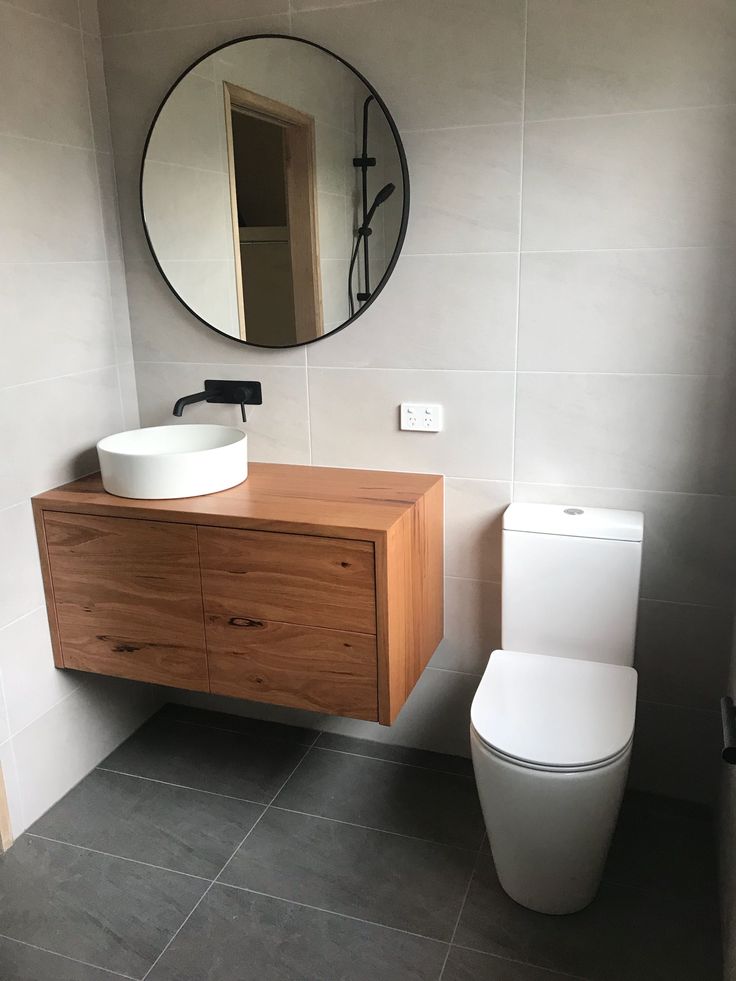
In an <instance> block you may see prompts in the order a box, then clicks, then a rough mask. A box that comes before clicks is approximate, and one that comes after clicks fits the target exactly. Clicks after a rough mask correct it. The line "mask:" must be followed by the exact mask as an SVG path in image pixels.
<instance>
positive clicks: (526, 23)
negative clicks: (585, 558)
mask: <svg viewBox="0 0 736 981" xmlns="http://www.w3.org/2000/svg"><path fill="white" fill-rule="evenodd" d="M528 38H529V0H524V38H523V44H524V50H523V54H522V66H521V136H520V140H519V211H518V221H519V231H518V235H517V239H516V250H517V253H516V323H515V324H514V328H515V329H514V393H513V401H512V405H511V473H510V480H509V483H510V485H511V486H510V494H511V500H512V501H513V499H514V485H515V482H516V422H517V407H518V402H519V346H520V345H519V337H520V329H521V256H522V245H523V232H522V227H523V219H524V136H525V132H526V125H525V124H526V71H527V65H526V63H527V43H528ZM443 971H444V968H443Z"/></svg>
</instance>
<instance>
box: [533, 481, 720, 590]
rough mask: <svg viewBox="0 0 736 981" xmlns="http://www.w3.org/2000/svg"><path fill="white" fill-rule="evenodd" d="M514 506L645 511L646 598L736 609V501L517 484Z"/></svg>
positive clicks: (715, 497) (680, 495) (651, 492)
mask: <svg viewBox="0 0 736 981" xmlns="http://www.w3.org/2000/svg"><path fill="white" fill-rule="evenodd" d="M514 500H515V501H528V502H532V503H538V504H565V505H571V504H574V505H577V506H579V507H599V508H621V509H623V510H629V511H642V512H643V513H644V549H643V553H644V554H643V564H642V578H641V595H642V596H643V597H644V598H645V599H652V600H666V601H669V602H672V603H697V604H700V605H703V606H713V607H720V608H721V609H731V606H732V604H733V595H734V587H735V586H736V550H734V548H733V542H734V541H735V540H736V498H734V497H726V496H705V495H700V494H677V493H668V492H662V491H640V490H623V489H620V488H618V489H615V488H614V489H607V488H602V487H575V486H548V485H544V484H524V483H520V482H518V481H517V482H516V483H515V484H514Z"/></svg>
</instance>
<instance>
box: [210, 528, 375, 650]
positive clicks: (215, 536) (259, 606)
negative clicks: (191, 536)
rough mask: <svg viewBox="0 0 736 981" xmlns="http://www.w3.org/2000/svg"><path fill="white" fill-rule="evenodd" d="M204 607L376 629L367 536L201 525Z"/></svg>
mask: <svg viewBox="0 0 736 981" xmlns="http://www.w3.org/2000/svg"><path fill="white" fill-rule="evenodd" d="M199 552H200V561H201V565H202V589H203V595H204V606H205V611H206V612H207V613H217V614H222V615H224V616H243V617H251V618H254V619H260V620H279V621H283V622H286V623H299V624H304V625H306V626H310V627H331V628H334V629H337V630H352V631H357V632H360V633H367V634H374V633H375V632H376V593H375V573H374V560H373V543H372V542H361V541H352V540H344V539H339V538H319V537H316V536H311V535H283V534H280V533H278V532H269V531H236V530H234V529H230V528H203V527H200V528H199Z"/></svg>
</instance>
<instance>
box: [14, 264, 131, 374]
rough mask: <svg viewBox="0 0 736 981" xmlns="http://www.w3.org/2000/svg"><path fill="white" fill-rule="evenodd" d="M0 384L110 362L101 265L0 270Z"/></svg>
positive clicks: (105, 277)
mask: <svg viewBox="0 0 736 981" xmlns="http://www.w3.org/2000/svg"><path fill="white" fill-rule="evenodd" d="M0 307H1V308H2V310H3V320H2V325H1V326H0V334H2V339H3V340H2V343H3V355H4V357H5V358H7V359H8V362H9V363H12V365H13V373H12V378H6V379H5V381H6V383H7V382H9V381H11V382H13V383H14V384H21V383H22V382H29V381H38V380H40V379H42V378H51V377H54V376H58V375H66V374H74V373H76V372H80V371H90V370H91V369H94V368H105V367H108V366H109V365H112V364H114V363H115V359H116V354H115V341H114V336H113V325H112V311H111V308H110V285H109V281H108V273H107V266H106V264H105V263H104V262H52V263H40V262H24V263H5V264H2V265H0Z"/></svg>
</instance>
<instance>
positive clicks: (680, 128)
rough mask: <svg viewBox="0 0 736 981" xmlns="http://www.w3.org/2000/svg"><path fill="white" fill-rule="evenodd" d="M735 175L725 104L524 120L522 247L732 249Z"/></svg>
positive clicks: (731, 118)
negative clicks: (701, 246) (662, 110)
mask: <svg viewBox="0 0 736 981" xmlns="http://www.w3.org/2000/svg"><path fill="white" fill-rule="evenodd" d="M642 161H646V166H643V165H642ZM735 169H736V107H733V106H731V107H722V108H713V109H698V110H691V109H687V110H679V111H673V112H652V113H637V114H634V115H622V116H597V117H588V118H584V119H568V120H559V121H554V122H543V123H528V124H527V127H526V135H525V141H524V218H523V232H522V242H523V248H524V249H526V250H531V251H538V250H557V249H616V248H638V247H654V248H657V247H664V246H683V245H721V244H724V243H725V242H733V240H734V233H735V232H736V190H735V188H734V182H733V180H732V175H733V173H734V170H735Z"/></svg>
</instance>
